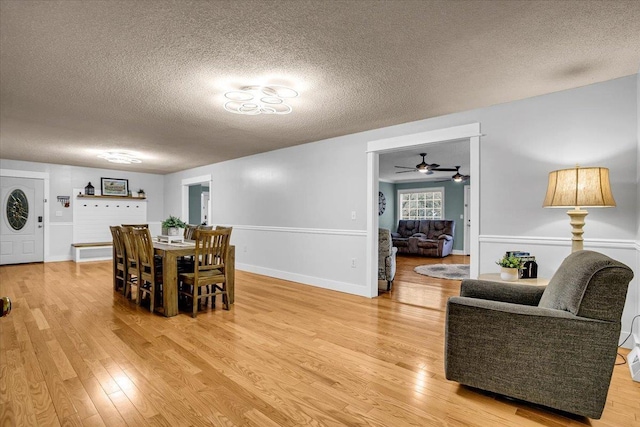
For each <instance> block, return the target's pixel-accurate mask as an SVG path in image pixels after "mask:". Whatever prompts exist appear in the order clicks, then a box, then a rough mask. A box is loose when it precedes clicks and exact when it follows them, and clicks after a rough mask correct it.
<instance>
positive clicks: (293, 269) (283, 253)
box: [227, 224, 369, 296]
mask: <svg viewBox="0 0 640 427" xmlns="http://www.w3.org/2000/svg"><path fill="white" fill-rule="evenodd" d="M227 226H232V227H233V233H232V235H231V243H232V244H233V245H235V247H236V268H237V269H238V270H244V271H249V272H252V273H258V274H264V275H266V276H270V277H276V278H279V279H284V280H292V281H295V282H299V283H304V284H307V285H312V286H317V287H320V288H326V289H332V290H335V291H340V292H345V293H349V294H354V295H361V296H368V292H369V290H368V289H367V287H366V284H365V270H366V269H365V267H366V259H365V249H366V231H364V230H334V229H319V228H295V227H269V226H253V225H251V226H250V225H233V224H228V225H227ZM353 259H355V265H356V266H355V268H352V267H351V264H352V260H353Z"/></svg>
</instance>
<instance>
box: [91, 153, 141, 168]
mask: <svg viewBox="0 0 640 427" xmlns="http://www.w3.org/2000/svg"><path fill="white" fill-rule="evenodd" d="M98 157H99V158H101V159H105V160H106V161H108V162H111V163H120V164H124V165H130V164H131V163H142V160H140V159H138V158H137V157H135V155H133V154H130V153H121V152H117V151H108V152H106V153H103V154H99V155H98Z"/></svg>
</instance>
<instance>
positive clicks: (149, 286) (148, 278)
mask: <svg viewBox="0 0 640 427" xmlns="http://www.w3.org/2000/svg"><path fill="white" fill-rule="evenodd" d="M133 238H134V241H135V245H136V249H137V252H138V289H137V291H136V304H137V305H140V304H141V302H142V299H143V298H144V297H145V296H149V310H150V311H151V312H152V313H153V311H154V309H155V307H156V301H162V260H160V262H158V260H156V257H155V256H154V251H153V240H152V239H151V232H150V231H149V229H148V228H134V229H133Z"/></svg>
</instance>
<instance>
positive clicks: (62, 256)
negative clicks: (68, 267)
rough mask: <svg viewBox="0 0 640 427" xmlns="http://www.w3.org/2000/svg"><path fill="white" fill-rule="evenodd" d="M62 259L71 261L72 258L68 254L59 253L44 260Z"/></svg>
mask: <svg viewBox="0 0 640 427" xmlns="http://www.w3.org/2000/svg"><path fill="white" fill-rule="evenodd" d="M63 261H73V258H71V256H69V255H59V256H53V257H49V258H47V260H46V261H45V262H63Z"/></svg>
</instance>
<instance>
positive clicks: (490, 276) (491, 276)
mask: <svg viewBox="0 0 640 427" xmlns="http://www.w3.org/2000/svg"><path fill="white" fill-rule="evenodd" d="M478 279H480V280H488V281H491V282H502V283H514V284H516V285H533V286H547V285H548V284H549V279H547V278H545V277H538V278H536V279H518V280H512V281H509V280H503V279H501V278H500V273H484V274H481V275H479V276H478Z"/></svg>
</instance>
